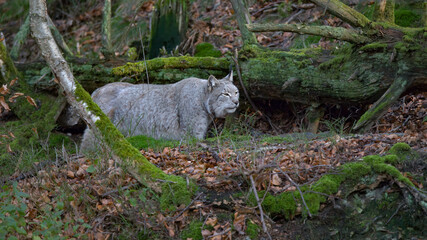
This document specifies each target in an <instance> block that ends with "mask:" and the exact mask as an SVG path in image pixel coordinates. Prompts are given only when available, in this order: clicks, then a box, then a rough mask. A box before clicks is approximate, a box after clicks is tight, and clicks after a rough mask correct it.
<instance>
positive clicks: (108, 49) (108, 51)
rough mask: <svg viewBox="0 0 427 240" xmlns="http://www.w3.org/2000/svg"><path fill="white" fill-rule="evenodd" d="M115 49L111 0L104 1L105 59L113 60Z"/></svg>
mask: <svg viewBox="0 0 427 240" xmlns="http://www.w3.org/2000/svg"><path fill="white" fill-rule="evenodd" d="M112 49H113V47H112V44H111V0H105V1H104V9H103V15H102V49H101V51H102V53H103V54H104V56H105V58H107V59H111V57H112V56H113V54H114V53H113V50H112Z"/></svg>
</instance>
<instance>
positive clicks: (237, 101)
mask: <svg viewBox="0 0 427 240" xmlns="http://www.w3.org/2000/svg"><path fill="white" fill-rule="evenodd" d="M232 101H233V103H234V104H236V108H237V107H238V106H239V100H238V99H233V100H232Z"/></svg>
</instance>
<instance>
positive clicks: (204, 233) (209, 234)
mask: <svg viewBox="0 0 427 240" xmlns="http://www.w3.org/2000/svg"><path fill="white" fill-rule="evenodd" d="M211 235H212V232H211V231H209V230H207V229H203V230H202V236H203V238H205V239H206V238H207V237H209V236H211Z"/></svg>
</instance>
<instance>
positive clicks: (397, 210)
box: [385, 203, 403, 225]
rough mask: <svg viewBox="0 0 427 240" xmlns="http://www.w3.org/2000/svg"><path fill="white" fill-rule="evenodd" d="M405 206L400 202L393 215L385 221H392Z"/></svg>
mask: <svg viewBox="0 0 427 240" xmlns="http://www.w3.org/2000/svg"><path fill="white" fill-rule="evenodd" d="M402 206H403V203H400V204H399V206H398V207H397V209H396V211H394V213H393V214H392V215H391V217H390V218H389V219H388V220H387V222H386V223H385V224H386V225H387V224H388V223H389V222H390V221H391V219H392V218H393V217H394V216H395V215H396V214H397V213H398V212H399V210H400V208H401V207H402Z"/></svg>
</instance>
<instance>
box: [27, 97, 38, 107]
mask: <svg viewBox="0 0 427 240" xmlns="http://www.w3.org/2000/svg"><path fill="white" fill-rule="evenodd" d="M26 98H27V101H28V102H29V103H30V104H31V105H33V106H34V107H36V108H37V104H36V102H35V101H34V99H33V98H32V97H30V96H26Z"/></svg>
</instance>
